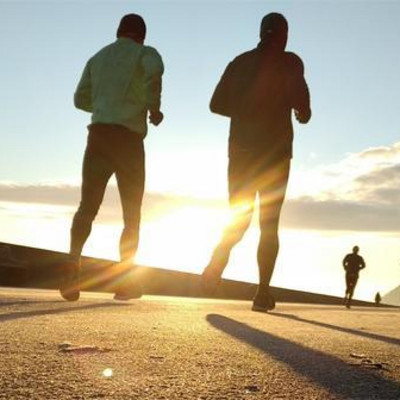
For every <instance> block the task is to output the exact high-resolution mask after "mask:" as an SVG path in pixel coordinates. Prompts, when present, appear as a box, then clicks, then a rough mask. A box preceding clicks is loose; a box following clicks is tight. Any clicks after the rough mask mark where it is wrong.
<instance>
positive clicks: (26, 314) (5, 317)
mask: <svg viewBox="0 0 400 400" xmlns="http://www.w3.org/2000/svg"><path fill="white" fill-rule="evenodd" d="M57 303H59V302H57ZM63 304H64V306H63V307H60V308H51V309H42V310H32V311H19V312H11V313H8V314H0V323H2V322H5V321H10V320H14V319H20V318H33V317H38V316H41V315H52V314H62V313H68V312H74V311H82V310H92V309H96V308H111V307H129V306H130V305H132V304H129V303H111V302H106V303H96V304H89V305H85V306H75V305H74V306H71V305H70V304H69V303H66V302H63Z"/></svg>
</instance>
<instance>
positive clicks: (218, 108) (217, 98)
mask: <svg viewBox="0 0 400 400" xmlns="http://www.w3.org/2000/svg"><path fill="white" fill-rule="evenodd" d="M232 71H233V63H230V64H229V65H228V66H227V67H226V69H225V71H224V73H223V74H222V76H221V79H220V80H219V82H218V84H217V86H216V88H215V90H214V93H213V95H212V97H211V101H210V110H211V111H212V112H213V113H216V114H220V115H223V116H225V117H230V116H231V113H232V109H231V108H232V107H231V102H232V99H231V90H230V89H231V88H230V85H231V75H232Z"/></svg>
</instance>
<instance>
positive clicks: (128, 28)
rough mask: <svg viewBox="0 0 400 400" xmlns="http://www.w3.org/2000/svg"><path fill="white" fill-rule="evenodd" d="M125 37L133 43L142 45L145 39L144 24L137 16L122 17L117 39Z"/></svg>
mask: <svg viewBox="0 0 400 400" xmlns="http://www.w3.org/2000/svg"><path fill="white" fill-rule="evenodd" d="M120 37H127V38H130V39H133V40H134V41H135V42H138V43H143V42H144V39H145V37H146V24H145V22H144V19H143V18H142V17H141V16H140V15H138V14H127V15H124V16H123V17H122V19H121V22H120V23H119V26H118V30H117V38H120Z"/></svg>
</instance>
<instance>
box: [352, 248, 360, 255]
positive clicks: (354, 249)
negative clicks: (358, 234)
mask: <svg viewBox="0 0 400 400" xmlns="http://www.w3.org/2000/svg"><path fill="white" fill-rule="evenodd" d="M359 250H360V248H359V247H358V246H354V247H353V253H354V254H357V253H358V252H359Z"/></svg>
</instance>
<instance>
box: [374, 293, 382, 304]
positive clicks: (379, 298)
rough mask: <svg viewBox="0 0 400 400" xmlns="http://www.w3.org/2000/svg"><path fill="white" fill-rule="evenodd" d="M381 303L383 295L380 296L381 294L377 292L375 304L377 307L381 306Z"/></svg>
mask: <svg viewBox="0 0 400 400" xmlns="http://www.w3.org/2000/svg"><path fill="white" fill-rule="evenodd" d="M381 301H382V297H381V294H380V293H379V292H376V295H375V304H376V306H377V307H379V306H380V304H381Z"/></svg>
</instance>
